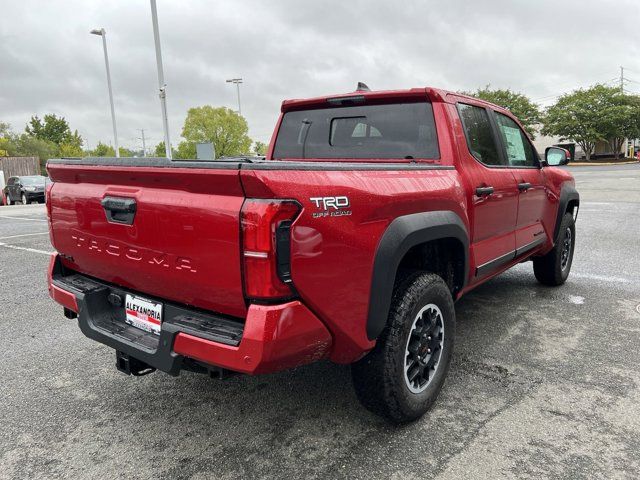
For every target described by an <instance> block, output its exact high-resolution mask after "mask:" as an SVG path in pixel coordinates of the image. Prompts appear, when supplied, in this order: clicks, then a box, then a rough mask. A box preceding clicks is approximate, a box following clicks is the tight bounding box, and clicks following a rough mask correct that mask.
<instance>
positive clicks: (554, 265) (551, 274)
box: [533, 213, 576, 287]
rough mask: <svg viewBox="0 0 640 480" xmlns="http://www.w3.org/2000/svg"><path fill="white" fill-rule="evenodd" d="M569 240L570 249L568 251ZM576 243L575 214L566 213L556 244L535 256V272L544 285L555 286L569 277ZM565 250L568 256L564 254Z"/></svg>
mask: <svg viewBox="0 0 640 480" xmlns="http://www.w3.org/2000/svg"><path fill="white" fill-rule="evenodd" d="M567 242H568V243H569V251H568V252H566V248H567ZM575 244H576V225H575V220H574V219H573V215H572V214H571V213H565V214H564V217H562V222H561V223H560V230H559V233H558V241H557V242H556V245H555V246H554V247H553V250H551V251H550V252H549V253H547V254H546V255H543V256H541V257H534V259H533V273H534V274H535V276H536V279H537V280H538V281H539V282H540V283H542V284H543V285H549V286H551V287H555V286H558V285H562V284H563V283H564V282H565V281H566V280H567V277H569V272H570V271H571V264H572V263H573V252H574V250H575ZM563 252H565V253H566V254H567V255H568V256H567V257H566V259H565V257H564V256H563Z"/></svg>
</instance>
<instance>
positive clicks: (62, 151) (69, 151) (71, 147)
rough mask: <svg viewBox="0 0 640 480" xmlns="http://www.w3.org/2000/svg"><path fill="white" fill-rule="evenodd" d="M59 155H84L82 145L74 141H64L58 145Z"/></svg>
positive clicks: (68, 156) (66, 156) (65, 156)
mask: <svg viewBox="0 0 640 480" xmlns="http://www.w3.org/2000/svg"><path fill="white" fill-rule="evenodd" d="M58 156H60V157H62V158H72V157H83V156H84V151H83V150H82V147H80V146H79V145H76V144H73V143H63V144H61V145H60V146H59V147H58Z"/></svg>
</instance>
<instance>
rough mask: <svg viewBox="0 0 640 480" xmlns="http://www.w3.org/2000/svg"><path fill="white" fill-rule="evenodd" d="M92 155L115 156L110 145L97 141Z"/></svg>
mask: <svg viewBox="0 0 640 480" xmlns="http://www.w3.org/2000/svg"><path fill="white" fill-rule="evenodd" d="M92 154H93V156H94V157H115V156H116V151H115V150H114V148H113V147H112V146H111V145H107V144H105V143H102V142H98V144H97V145H96V148H95V149H94V150H93V152H92Z"/></svg>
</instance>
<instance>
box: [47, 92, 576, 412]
mask: <svg viewBox="0 0 640 480" xmlns="http://www.w3.org/2000/svg"><path fill="white" fill-rule="evenodd" d="M567 158H568V156H567V152H566V151H565V150H563V149H560V148H556V147H550V148H549V149H547V151H546V152H545V159H540V158H539V156H538V154H537V153H536V150H535V149H534V147H533V145H532V143H531V141H530V139H529V138H528V136H527V134H526V133H525V131H524V130H523V129H522V127H521V125H520V124H519V123H518V120H517V119H516V118H514V117H513V115H512V114H511V113H510V112H509V111H507V110H505V109H502V108H499V107H497V106H495V105H492V104H490V103H487V102H483V101H481V100H478V99H475V98H470V97H467V96H464V95H461V94H459V93H453V92H447V91H443V90H438V89H434V88H416V89H410V90H398V91H384V92H371V91H368V90H365V89H361V90H357V91H356V92H353V93H349V94H344V95H335V96H329V97H321V98H312V99H306V100H287V101H285V102H283V104H282V113H281V115H280V118H279V120H278V124H277V126H276V128H275V133H274V134H273V138H272V141H271V143H270V146H269V150H268V153H267V155H266V158H252V157H242V158H223V159H220V160H217V161H172V160H168V159H164V158H136V159H122V158H120V159H116V158H87V159H54V160H50V161H49V162H48V165H47V169H48V172H49V175H50V176H51V178H52V179H53V181H54V183H53V184H52V186H50V187H49V188H48V190H47V197H48V198H47V200H48V201H47V210H48V219H49V226H50V233H51V242H52V244H53V246H54V247H55V249H56V250H57V252H58V253H57V254H56V255H55V256H53V257H52V260H51V264H50V269H49V292H50V295H51V297H52V298H53V299H54V300H56V301H57V302H59V303H60V304H62V305H63V306H64V312H65V315H66V316H67V317H69V318H76V317H77V319H78V323H79V326H80V329H81V330H82V332H83V333H84V334H85V335H86V336H88V337H89V338H92V339H94V340H96V341H98V342H101V343H103V344H106V345H108V346H110V347H112V348H114V349H115V350H116V366H117V368H118V369H119V370H121V371H123V372H125V373H128V374H133V375H142V374H145V373H149V372H152V371H154V370H156V369H158V370H162V371H164V372H167V373H169V374H172V375H178V374H179V372H180V371H181V370H183V369H184V370H190V371H196V372H203V373H209V374H211V375H216V376H222V375H223V373H227V372H230V371H231V372H241V373H246V374H261V373H267V372H275V371H278V370H282V369H286V368H292V367H297V366H300V365H304V364H308V363H311V362H315V361H318V360H321V359H329V360H331V361H333V362H337V363H349V364H352V372H353V381H354V385H355V389H356V392H357V396H358V398H359V399H360V400H361V401H362V403H363V404H364V405H365V406H366V407H367V408H369V409H370V410H372V411H373V412H376V413H378V414H381V415H383V416H386V417H387V418H390V419H391V420H393V421H396V422H405V421H410V420H412V419H415V418H418V417H419V416H420V415H422V414H423V413H424V412H425V411H426V410H427V409H428V408H429V407H430V406H431V404H432V403H433V402H434V400H435V399H436V396H437V394H438V392H439V391H440V389H441V387H442V385H443V382H444V379H445V376H446V374H447V370H448V367H449V363H450V359H451V354H452V349H453V341H454V338H455V312H454V302H455V301H456V300H457V299H459V298H460V297H461V296H462V295H464V294H465V293H466V292H468V291H470V290H471V289H473V288H474V287H476V286H478V285H479V284H481V283H483V282H486V281H487V280H489V279H491V278H492V277H494V276H495V275H498V274H499V273H501V272H503V271H505V270H506V269H508V268H510V267H512V266H513V265H515V264H517V263H520V262H523V261H526V260H532V261H533V269H534V272H535V276H536V278H537V279H538V280H539V281H540V282H542V283H543V284H545V285H560V284H562V283H563V282H564V281H565V280H566V278H567V276H568V274H569V270H570V268H571V262H572V257H573V251H574V245H575V227H574V221H575V218H576V216H577V212H578V206H579V196H578V193H577V191H576V189H575V187H574V181H573V179H572V177H571V175H570V174H569V173H568V172H567V171H565V170H563V169H559V168H554V166H555V165H562V164H565V163H566V162H567V161H568V160H567Z"/></svg>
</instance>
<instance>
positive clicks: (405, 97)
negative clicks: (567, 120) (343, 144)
mask: <svg viewBox="0 0 640 480" xmlns="http://www.w3.org/2000/svg"><path fill="white" fill-rule="evenodd" d="M420 99H427V100H429V101H430V102H444V103H456V102H458V101H469V102H471V103H475V104H478V105H483V106H488V107H491V108H493V109H495V110H498V111H502V112H506V110H505V109H504V108H502V107H500V106H498V105H495V104H493V103H490V102H487V101H485V100H481V99H479V98H476V97H471V96H469V95H465V94H464V93H459V92H453V91H449V90H443V89H440V88H434V87H418V88H409V89H403V90H374V91H370V90H355V91H353V92H349V93H340V94H336V95H324V96H321V97H313V98H303V99H291V100H285V101H283V102H282V106H281V109H280V110H281V111H282V112H289V111H292V110H306V109H309V108H310V107H316V108H323V107H328V106H346V105H358V104H363V103H366V104H370V105H371V104H377V103H389V102H392V101H414V102H415V101H419V100H420Z"/></svg>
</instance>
